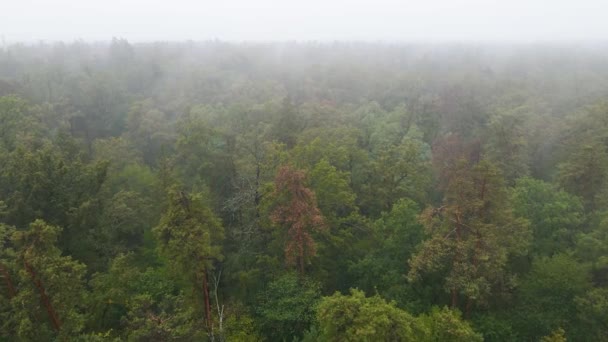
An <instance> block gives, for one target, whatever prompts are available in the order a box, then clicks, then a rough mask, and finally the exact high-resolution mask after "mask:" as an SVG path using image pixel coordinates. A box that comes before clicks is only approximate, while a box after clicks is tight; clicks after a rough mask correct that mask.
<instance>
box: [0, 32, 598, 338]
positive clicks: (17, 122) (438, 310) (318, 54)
mask: <svg viewBox="0 0 608 342" xmlns="http://www.w3.org/2000/svg"><path fill="white" fill-rule="evenodd" d="M606 61H608V47H606V46H597V45H576V46H575V45H543V46H532V45H506V44H505V45H495V46H491V45H388V44H363V43H334V44H317V43H283V44H262V43H259V44H253V43H248V44H228V43H222V42H206V43H194V42H188V43H179V44H178V43H147V44H130V43H128V42H127V41H125V40H121V39H114V40H113V41H112V42H111V43H96V44H86V43H83V42H75V43H71V44H64V43H58V44H43V43H40V44H37V45H29V46H26V45H10V46H7V47H5V48H4V49H3V50H0V341H53V340H57V341H68V340H70V341H72V340H73V341H80V340H82V341H98V340H99V341H101V340H110V341H112V340H117V341H118V340H128V341H168V340H179V341H295V340H301V341H383V340H384V341H481V340H486V341H540V340H542V341H564V340H566V339H567V340H569V341H608V333H607V331H608V104H607V103H606V102H603V101H604V100H606V99H607V98H608V64H607V63H606Z"/></svg>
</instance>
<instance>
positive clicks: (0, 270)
mask: <svg viewBox="0 0 608 342" xmlns="http://www.w3.org/2000/svg"><path fill="white" fill-rule="evenodd" d="M0 274H2V277H3V278H4V282H5V283H6V288H7V290H8V299H12V298H13V297H15V295H17V291H16V290H15V285H14V284H13V280H12V279H11V274H10V273H8V269H7V268H6V266H4V264H2V263H0Z"/></svg>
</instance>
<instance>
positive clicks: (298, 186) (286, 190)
mask: <svg viewBox="0 0 608 342" xmlns="http://www.w3.org/2000/svg"><path fill="white" fill-rule="evenodd" d="M305 182H306V174H305V172H304V171H302V170H297V169H295V168H293V167H291V166H288V165H287V166H282V167H280V168H279V170H278V172H277V175H276V177H275V180H274V186H275V189H274V197H275V198H277V199H278V201H277V202H278V204H277V206H276V207H275V208H274V210H273V211H272V213H271V216H270V219H271V220H272V222H273V223H275V224H278V225H281V226H283V227H286V228H287V241H286V243H285V259H286V261H287V264H288V265H291V266H295V267H297V269H298V272H300V274H303V273H304V269H305V265H306V263H307V262H308V261H309V259H310V258H311V257H313V256H315V255H316V247H315V241H314V239H313V237H312V234H311V233H312V231H314V230H317V231H320V230H323V229H324V228H325V220H324V219H323V215H322V214H321V211H320V210H319V208H318V207H317V199H316V197H315V193H314V192H313V191H312V190H311V189H309V188H308V187H306V184H305Z"/></svg>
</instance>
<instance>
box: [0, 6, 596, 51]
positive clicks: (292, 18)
mask: <svg viewBox="0 0 608 342" xmlns="http://www.w3.org/2000/svg"><path fill="white" fill-rule="evenodd" d="M0 35H1V36H3V37H4V39H5V40H6V41H8V42H14V41H29V42H31V41H37V40H64V41H72V40H74V39H79V38H81V39H85V40H109V39H111V38H112V37H113V36H116V37H122V38H126V39H128V40H129V41H154V40H188V39H192V40H206V39H215V38H217V39H221V40H232V41H240V40H255V41H260V40H324V41H326V40H384V41H412V40H414V41H445V40H448V41H454V40H456V41H470V40H474V41H480V40H482V41H483V40H508V41H513V40H515V41H547V40H550V41H554V40H603V41H606V40H608V0H415V1H414V0H401V1H397V0H298V1H295V0H275V1H273V0H215V1H210V0H198V1H197V0H169V1H167V0H165V1H159V0H94V1H92V0H0Z"/></svg>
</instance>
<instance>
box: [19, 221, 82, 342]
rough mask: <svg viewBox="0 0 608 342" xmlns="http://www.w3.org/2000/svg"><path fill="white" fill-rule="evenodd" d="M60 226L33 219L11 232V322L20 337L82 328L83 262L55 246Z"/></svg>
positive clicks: (66, 333)
mask: <svg viewBox="0 0 608 342" xmlns="http://www.w3.org/2000/svg"><path fill="white" fill-rule="evenodd" d="M60 232H61V229H60V228H58V227H54V226H51V225H48V224H46V223H45V222H44V221H42V220H36V221H34V222H33V223H32V224H30V226H29V228H28V229H27V230H24V231H17V232H15V233H14V234H13V243H14V244H15V246H16V249H15V255H16V260H15V262H16V263H17V264H18V265H19V266H18V267H19V268H18V269H19V273H18V281H19V284H20V285H19V287H18V292H17V294H16V295H15V297H13V298H12V300H11V303H12V310H13V312H12V316H11V318H10V321H9V324H11V325H12V326H13V327H14V329H15V332H16V336H19V337H20V338H22V339H34V340H41V339H48V338H50V337H51V336H53V337H57V338H59V339H63V338H67V337H69V336H75V334H77V333H79V332H80V331H81V330H82V329H83V325H84V316H83V308H82V307H81V305H82V304H83V299H84V297H85V287H84V279H83V278H84V274H85V270H86V267H85V265H83V264H81V263H79V262H77V261H75V260H73V259H72V258H71V257H69V256H62V255H61V254H62V253H61V251H60V250H59V249H58V248H57V247H56V246H55V244H56V242H57V238H58V236H59V233H60Z"/></svg>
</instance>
